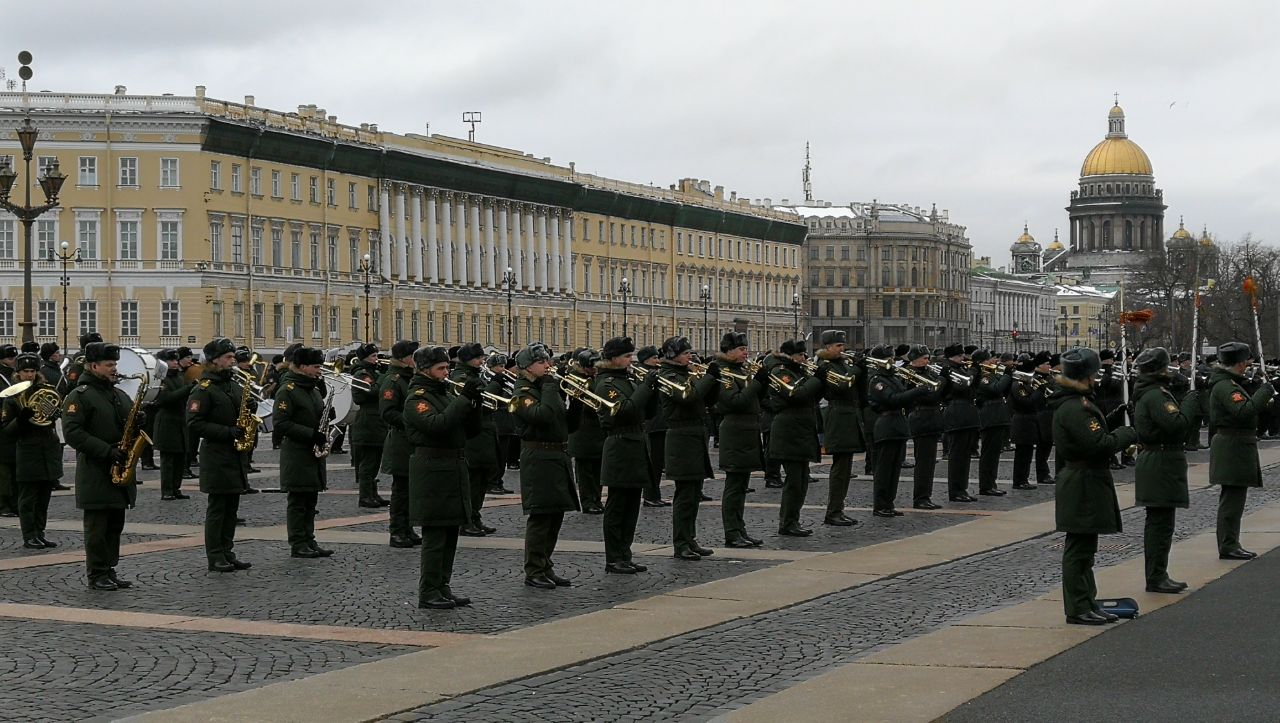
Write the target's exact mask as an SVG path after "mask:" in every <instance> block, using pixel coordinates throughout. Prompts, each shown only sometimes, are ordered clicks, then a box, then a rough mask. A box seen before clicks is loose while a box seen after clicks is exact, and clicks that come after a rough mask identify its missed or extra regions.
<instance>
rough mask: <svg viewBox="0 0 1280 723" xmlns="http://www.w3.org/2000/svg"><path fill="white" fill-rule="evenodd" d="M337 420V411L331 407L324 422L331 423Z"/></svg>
mask: <svg viewBox="0 0 1280 723" xmlns="http://www.w3.org/2000/svg"><path fill="white" fill-rule="evenodd" d="M337 418H338V410H336V409H334V408H333V407H329V418H328V419H327V420H325V421H327V422H332V421H333V420H335V419H337Z"/></svg>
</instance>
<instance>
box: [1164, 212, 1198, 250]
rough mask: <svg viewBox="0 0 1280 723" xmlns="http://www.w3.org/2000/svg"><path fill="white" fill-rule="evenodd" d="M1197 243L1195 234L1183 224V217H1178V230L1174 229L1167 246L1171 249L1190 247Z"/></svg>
mask: <svg viewBox="0 0 1280 723" xmlns="http://www.w3.org/2000/svg"><path fill="white" fill-rule="evenodd" d="M1195 244H1196V238H1195V236H1192V235H1191V232H1190V231H1188V230H1187V228H1186V226H1184V225H1183V223H1182V219H1178V230H1177V231H1174V232H1173V235H1172V236H1170V237H1169V241H1168V242H1166V243H1165V248H1167V249H1170V250H1173V249H1180V248H1190V247H1192V246H1195Z"/></svg>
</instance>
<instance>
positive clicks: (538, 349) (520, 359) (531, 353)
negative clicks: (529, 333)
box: [516, 344, 551, 369]
mask: <svg viewBox="0 0 1280 723" xmlns="http://www.w3.org/2000/svg"><path fill="white" fill-rule="evenodd" d="M540 361H548V362H549V361H551V352H550V351H548V350H547V348H546V347H545V346H543V345H541V344H531V345H529V346H527V347H525V348H523V349H521V350H520V351H518V352H516V366H518V367H520V368H521V369H528V368H529V367H531V366H533V365H534V364H537V363H538V362H540Z"/></svg>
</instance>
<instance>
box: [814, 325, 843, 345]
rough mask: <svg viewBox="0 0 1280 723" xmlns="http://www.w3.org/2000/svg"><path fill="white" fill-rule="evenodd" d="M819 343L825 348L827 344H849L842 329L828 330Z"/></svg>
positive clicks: (823, 333)
mask: <svg viewBox="0 0 1280 723" xmlns="http://www.w3.org/2000/svg"><path fill="white" fill-rule="evenodd" d="M819 341H820V342H821V343H822V345H823V346H826V345H827V344H845V343H847V342H846V341H845V335H844V332H843V331H841V330H840V329H827V330H826V331H824V332H822V336H821V337H820V338H819Z"/></svg>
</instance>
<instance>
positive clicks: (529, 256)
mask: <svg viewBox="0 0 1280 723" xmlns="http://www.w3.org/2000/svg"><path fill="white" fill-rule="evenodd" d="M537 212H538V209H537V208H536V207H533V206H529V207H528V208H527V210H526V212H525V214H524V248H525V255H524V258H525V269H524V284H523V286H524V288H526V289H528V290H530V291H537V290H538V273H537V271H536V268H537V265H538V240H537V236H536V235H535V234H534V224H533V220H534V214H536V213H537Z"/></svg>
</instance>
